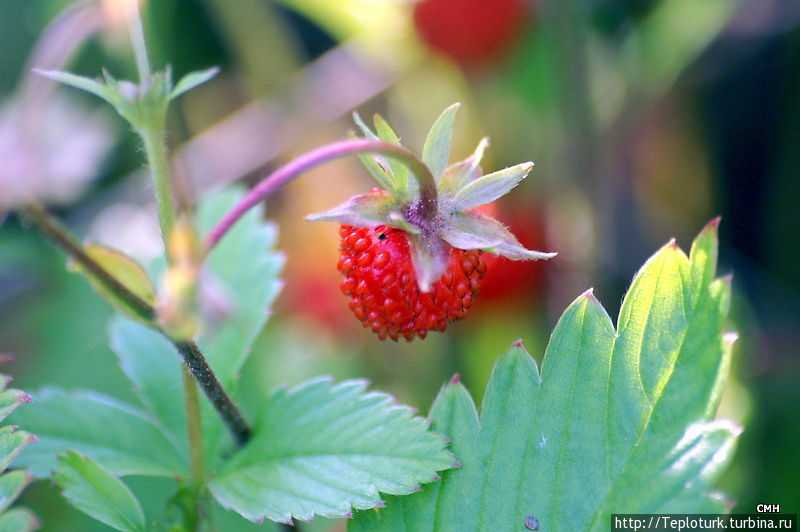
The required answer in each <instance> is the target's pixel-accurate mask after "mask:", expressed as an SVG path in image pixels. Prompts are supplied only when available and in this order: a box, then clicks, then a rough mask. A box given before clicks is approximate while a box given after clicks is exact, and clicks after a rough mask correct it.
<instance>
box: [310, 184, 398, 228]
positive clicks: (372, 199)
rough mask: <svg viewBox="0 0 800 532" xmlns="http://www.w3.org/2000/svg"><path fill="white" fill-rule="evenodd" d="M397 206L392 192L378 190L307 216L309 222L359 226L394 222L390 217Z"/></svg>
mask: <svg viewBox="0 0 800 532" xmlns="http://www.w3.org/2000/svg"><path fill="white" fill-rule="evenodd" d="M395 208H396V205H395V201H394V199H393V198H392V196H391V194H390V193H389V192H387V191H385V190H376V191H371V192H367V193H366V194H359V195H358V196H353V197H352V198H350V199H348V200H347V201H345V202H344V203H342V204H340V205H337V206H336V207H334V208H333V209H330V210H327V211H325V212H319V213H315V214H310V215H308V216H306V221H309V222H339V223H341V224H350V225H355V226H359V227H374V226H376V225H382V224H390V225H391V224H392V220H391V218H390V217H389V216H390V214H391V213H392V211H393V209H395Z"/></svg>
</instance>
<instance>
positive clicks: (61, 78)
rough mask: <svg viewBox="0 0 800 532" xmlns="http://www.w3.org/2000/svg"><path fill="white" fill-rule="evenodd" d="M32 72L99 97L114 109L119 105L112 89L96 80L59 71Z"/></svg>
mask: <svg viewBox="0 0 800 532" xmlns="http://www.w3.org/2000/svg"><path fill="white" fill-rule="evenodd" d="M34 72H36V73H37V74H41V75H42V76H45V77H47V78H50V79H52V80H54V81H58V82H59V83H63V84H64V85H69V86H70V87H74V88H76V89H80V90H83V91H86V92H89V93H91V94H94V95H95V96H99V97H100V98H102V99H103V100H105V101H107V102H108V103H110V104H111V105H113V106H114V107H117V106H118V105H119V104H120V103H121V97H120V95H119V94H118V93H117V92H116V91H115V90H114V89H112V88H111V87H108V86H107V85H105V84H103V83H100V82H99V81H97V80H94V79H91V78H87V77H84V76H78V75H76V74H72V73H70V72H61V71H59V70H39V69H34Z"/></svg>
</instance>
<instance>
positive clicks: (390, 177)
mask: <svg viewBox="0 0 800 532" xmlns="http://www.w3.org/2000/svg"><path fill="white" fill-rule="evenodd" d="M353 122H355V123H356V126H358V129H360V130H361V133H362V134H363V135H364V137H365V138H367V139H369V140H381V138H380V137H379V136H378V135H376V134H375V133H374V132H373V131H372V130H371V129H370V128H369V127H368V126H367V125H366V124H365V123H364V121H363V120H362V119H361V116H360V115H359V114H358V113H357V112H353ZM350 137H351V138H357V137H356V136H355V135H350ZM358 160H359V161H361V164H363V165H364V167H365V168H366V169H367V171H368V172H369V174H370V175H371V176H372V178H373V179H374V180H375V181H376V182H377V183H378V185H380V186H381V188H384V189H386V190H388V191H389V192H392V193H394V194H395V195H396V196H397V195H399V194H400V193H401V191H400V187H399V186H398V184H397V182H396V180H395V177H394V174H393V173H392V166H391V164H390V163H389V161H388V160H387V159H386V157H383V156H381V155H378V154H369V155H367V154H363V155H359V156H358Z"/></svg>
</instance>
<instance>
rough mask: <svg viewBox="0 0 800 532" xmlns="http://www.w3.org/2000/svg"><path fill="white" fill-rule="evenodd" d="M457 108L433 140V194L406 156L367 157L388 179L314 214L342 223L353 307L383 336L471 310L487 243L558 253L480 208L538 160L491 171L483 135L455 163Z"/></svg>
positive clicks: (505, 250)
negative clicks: (484, 163) (523, 239)
mask: <svg viewBox="0 0 800 532" xmlns="http://www.w3.org/2000/svg"><path fill="white" fill-rule="evenodd" d="M457 110H458V104H455V105H452V106H450V107H448V108H447V109H445V111H444V112H443V113H442V114H441V116H439V118H438V119H437V121H436V122H435V123H434V125H433V127H432V128H431V131H430V133H429V134H428V137H427V139H426V140H425V146H424V148H423V151H422V161H423V162H424V163H425V165H426V166H427V167H428V169H429V170H430V173H431V175H432V176H433V178H434V180H435V191H433V192H431V191H432V189H433V188H434V187H433V186H432V185H431V186H430V187H429V189H428V191H427V193H428V194H430V196H428V198H422V194H421V192H420V186H419V184H418V183H417V182H416V181H415V180H413V179H409V172H408V169H407V168H406V167H405V166H403V165H402V164H401V163H398V162H396V161H394V160H392V159H387V158H385V157H382V156H377V155H376V156H363V157H362V158H361V161H362V162H363V163H364V165H365V166H366V168H367V170H369V172H370V174H371V175H372V177H373V178H374V179H375V180H376V181H377V182H378V183H379V184H380V185H381V187H382V188H375V189H372V190H371V191H370V192H368V193H366V194H361V195H358V196H355V197H353V198H350V199H349V200H347V201H345V202H344V203H342V204H341V205H339V206H337V207H334V208H333V209H331V210H329V211H326V212H323V213H319V214H314V215H311V216H309V217H308V218H307V219H308V220H310V221H337V222H339V223H340V224H342V225H341V228H340V230H339V234H340V236H341V246H340V248H339V249H340V258H339V264H338V269H339V271H340V272H341V273H342V275H344V281H342V283H341V290H342V292H343V293H344V295H345V296H347V297H348V298H349V299H350V303H349V306H350V309H351V310H352V311H353V314H355V316H356V317H357V318H358V319H359V320H360V321H361V322H362V323H363V324H364V326H366V327H369V328H370V329H372V331H373V332H375V333H376V334H377V335H378V337H379V338H381V339H385V338H391V339H392V340H397V339H398V338H399V337H401V336H402V337H403V338H405V339H406V340H409V341H410V340H412V339H413V338H414V337H416V336H419V337H420V338H425V336H426V335H427V334H428V331H432V330H437V331H444V330H445V329H446V328H447V325H448V323H450V322H452V321H455V320H458V319H461V318H463V317H464V316H466V315H467V312H468V311H469V309H470V307H471V306H472V304H473V300H474V299H475V297H476V296H477V295H478V291H479V287H480V281H481V279H482V278H483V276H484V274H485V273H486V261H485V260H484V257H483V253H485V252H488V253H494V254H497V255H501V256H504V257H506V258H509V259H512V260H537V259H549V258H551V257H553V256H555V253H542V252H539V251H531V250H528V249H525V248H524V247H523V246H522V245H521V244H520V243H519V242H518V241H517V239H516V238H515V237H514V235H512V234H511V233H510V232H509V231H508V230H507V229H506V228H505V227H504V226H503V225H502V224H501V223H500V222H498V221H497V220H495V219H494V218H492V217H490V216H487V215H485V214H483V213H481V212H478V211H477V210H476V209H475V208H476V207H479V206H481V205H484V204H486V203H489V202H492V201H494V200H496V199H497V198H499V197H501V196H503V195H505V194H506V193H507V192H509V191H510V190H511V189H512V188H514V187H515V186H516V185H517V184H518V183H519V182H520V181H521V180H522V179H523V178H524V177H525V176H526V175H527V174H528V172H530V170H531V168H532V167H533V163H522V164H518V165H515V166H511V167H509V168H506V169H504V170H500V171H498V172H494V173H492V174H488V175H483V172H482V171H481V168H480V166H479V163H480V160H481V156H482V155H483V151H484V150H485V149H486V147H487V146H488V141H487V139H483V140H481V142H480V143H479V144H478V147H477V148H476V150H475V152H474V153H473V154H472V155H471V156H470V157H468V158H467V159H465V160H463V161H460V162H457V163H454V164H452V165H449V166H448V165H447V161H448V158H449V154H450V143H451V138H452V126H453V122H454V120H455V114H456V111H457ZM355 120H356V124H357V125H358V126H359V128H361V130H362V132H363V133H364V135H365V136H366V137H367V138H370V139H373V140H382V141H384V142H389V143H394V144H400V142H399V140H398V138H397V134H396V133H395V132H394V131H393V130H392V129H391V128H390V127H389V125H388V124H387V123H386V122H385V121H384V120H383V119H382V118H381V117H380V116H377V115H376V116H375V128H376V130H377V134H376V133H373V132H372V130H370V129H369V128H368V127H367V126H366V125H364V123H363V122H362V121H361V119H360V117H359V116H358V115H355ZM434 200H435V201H434ZM425 201H428V203H425ZM434 203H435V205H434ZM423 205H427V206H431V205H434V207H435V208H433V209H427V210H425V209H423ZM431 211H433V212H431Z"/></svg>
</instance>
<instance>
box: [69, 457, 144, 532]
mask: <svg viewBox="0 0 800 532" xmlns="http://www.w3.org/2000/svg"><path fill="white" fill-rule="evenodd" d="M54 476H55V479H56V483H57V484H58V485H59V486H60V487H61V488H62V489H63V490H64V496H65V497H66V498H67V499H68V500H69V502H71V503H72V504H73V505H74V506H75V507H76V508H78V509H79V510H80V511H82V512H84V513H87V514H89V515H90V516H92V517H93V518H95V519H97V520H98V521H101V522H103V523H105V524H107V525H108V526H110V527H113V528H116V529H117V530H122V531H123V532H144V531H145V520H144V512H143V511H142V507H141V506H140V505H139V501H137V500H136V497H135V496H134V495H133V493H131V491H130V490H129V489H128V487H127V486H125V484H123V483H122V481H121V480H120V479H118V478H117V477H115V476H114V475H112V474H111V473H109V472H108V471H106V470H105V469H103V468H102V467H101V466H100V465H99V464H98V463H97V462H95V461H94V460H92V459H91V458H87V457H85V456H81V455H80V454H78V453H76V452H69V453H68V454H66V455H65V456H60V457H59V458H58V468H57V469H56V471H55V475H54Z"/></svg>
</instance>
